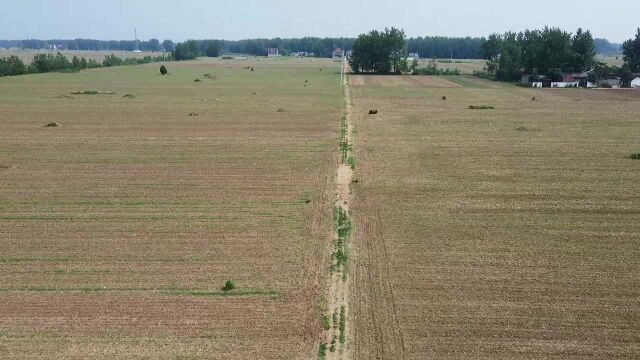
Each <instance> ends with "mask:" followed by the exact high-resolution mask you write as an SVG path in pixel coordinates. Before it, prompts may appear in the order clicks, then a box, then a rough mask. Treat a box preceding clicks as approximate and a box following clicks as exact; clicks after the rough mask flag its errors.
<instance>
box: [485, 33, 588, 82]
mask: <svg viewBox="0 0 640 360" xmlns="http://www.w3.org/2000/svg"><path fill="white" fill-rule="evenodd" d="M482 50H483V57H484V58H485V59H486V60H487V66H486V70H487V72H489V73H490V74H492V75H495V77H496V78H497V79H498V80H503V81H512V80H519V79H520V77H521V75H522V74H523V73H527V74H531V75H547V76H553V75H554V74H557V73H559V72H582V71H588V70H591V69H592V68H593V66H594V64H595V56H596V49H595V42H594V40H593V37H592V36H591V33H590V32H589V31H584V30H582V29H578V31H576V33H575V35H574V34H571V33H569V32H566V31H564V30H561V29H559V28H550V27H545V28H544V29H542V30H525V31H523V32H519V33H514V32H506V33H504V34H502V35H499V34H492V35H491V36H489V38H487V40H486V41H485V42H484V43H483V44H482Z"/></svg>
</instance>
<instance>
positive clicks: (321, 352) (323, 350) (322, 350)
mask: <svg viewBox="0 0 640 360" xmlns="http://www.w3.org/2000/svg"><path fill="white" fill-rule="evenodd" d="M326 358H327V344H326V343H322V344H320V347H319V348H318V360H324V359H326Z"/></svg>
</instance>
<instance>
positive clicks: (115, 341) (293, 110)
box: [0, 59, 344, 359]
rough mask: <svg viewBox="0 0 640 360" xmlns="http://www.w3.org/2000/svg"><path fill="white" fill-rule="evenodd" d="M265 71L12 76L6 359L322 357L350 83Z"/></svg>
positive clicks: (7, 127)
mask: <svg viewBox="0 0 640 360" xmlns="http://www.w3.org/2000/svg"><path fill="white" fill-rule="evenodd" d="M252 61H253V62H248V61H217V60H210V61H194V62H187V63H179V64H178V63H169V64H168V65H167V66H168V68H169V75H168V76H166V77H162V76H160V75H159V72H158V68H159V64H153V65H145V66H133V67H120V68H111V69H100V70H94V71H86V72H81V73H78V74H44V75H29V76H21V77H13V78H3V79H0V354H2V355H0V357H2V358H16V359H23V358H71V357H79V358H95V357H99V358H100V357H104V358H113V357H118V358H131V357H149V358H191V357H200V358H232V359H254V358H270V359H306V358H310V357H313V356H315V354H316V352H317V343H318V341H319V337H320V335H321V331H322V329H321V322H320V312H321V307H320V305H321V304H320V301H321V298H322V296H323V292H324V289H325V286H326V279H327V278H328V276H329V272H328V270H327V268H328V266H329V264H330V262H329V259H328V257H329V254H330V248H332V247H333V244H331V241H332V238H331V237H332V234H333V222H332V220H331V214H332V212H333V202H334V198H333V194H332V193H331V192H330V191H332V190H333V180H334V179H333V178H334V174H335V172H334V171H335V166H336V163H337V158H338V155H337V141H338V138H339V135H338V134H339V122H340V116H341V114H342V111H343V106H344V104H343V98H342V91H341V89H340V84H339V72H338V69H336V65H335V64H333V63H332V62H321V61H317V60H316V61H311V60H310V61H307V62H301V61H291V62H287V61H284V60H273V61H268V60H264V59H262V60H259V61H256V60H252ZM248 66H251V67H254V68H255V71H253V72H252V71H251V70H249V69H246V67H248ZM204 74H210V76H207V77H205V76H204ZM195 79H200V80H201V82H194V80H195ZM306 80H308V82H307V84H305V81H306ZM87 90H96V91H99V92H101V93H102V92H103V93H107V92H115V94H111V95H108V94H98V95H70V93H72V92H76V91H87ZM126 94H132V95H134V97H123V96H124V95H126ZM189 114H191V115H192V116H189ZM52 122H55V123H58V124H59V125H60V126H59V127H46V126H45V125H46V124H48V123H52ZM230 279H231V280H234V281H235V282H236V289H235V290H234V291H230V292H224V291H222V289H221V288H222V287H223V285H224V283H225V281H226V280H230Z"/></svg>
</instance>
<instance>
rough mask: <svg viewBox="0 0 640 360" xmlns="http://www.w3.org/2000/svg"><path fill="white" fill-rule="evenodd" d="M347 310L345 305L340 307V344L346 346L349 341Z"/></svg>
mask: <svg viewBox="0 0 640 360" xmlns="http://www.w3.org/2000/svg"><path fill="white" fill-rule="evenodd" d="M346 328H347V309H346V308H345V306H344V305H342V306H341V307H340V344H342V345H344V343H345V342H346V341H347V334H346Z"/></svg>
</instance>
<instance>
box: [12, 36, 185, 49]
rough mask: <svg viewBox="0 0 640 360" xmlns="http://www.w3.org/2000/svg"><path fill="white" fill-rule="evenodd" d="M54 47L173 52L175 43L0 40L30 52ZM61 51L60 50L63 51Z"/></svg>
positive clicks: (153, 41)
mask: <svg viewBox="0 0 640 360" xmlns="http://www.w3.org/2000/svg"><path fill="white" fill-rule="evenodd" d="M52 46H55V47H62V49H65V50H80V51H133V50H136V49H137V48H139V49H140V50H142V51H148V52H161V51H173V47H174V42H173V41H171V40H165V41H163V42H162V43H161V42H160V40H158V39H150V40H144V41H140V40H138V41H136V40H93V39H73V40H63V39H52V40H37V39H27V40H0V48H16V49H29V50H42V49H49V48H51V47H52ZM62 49H59V50H62Z"/></svg>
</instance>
